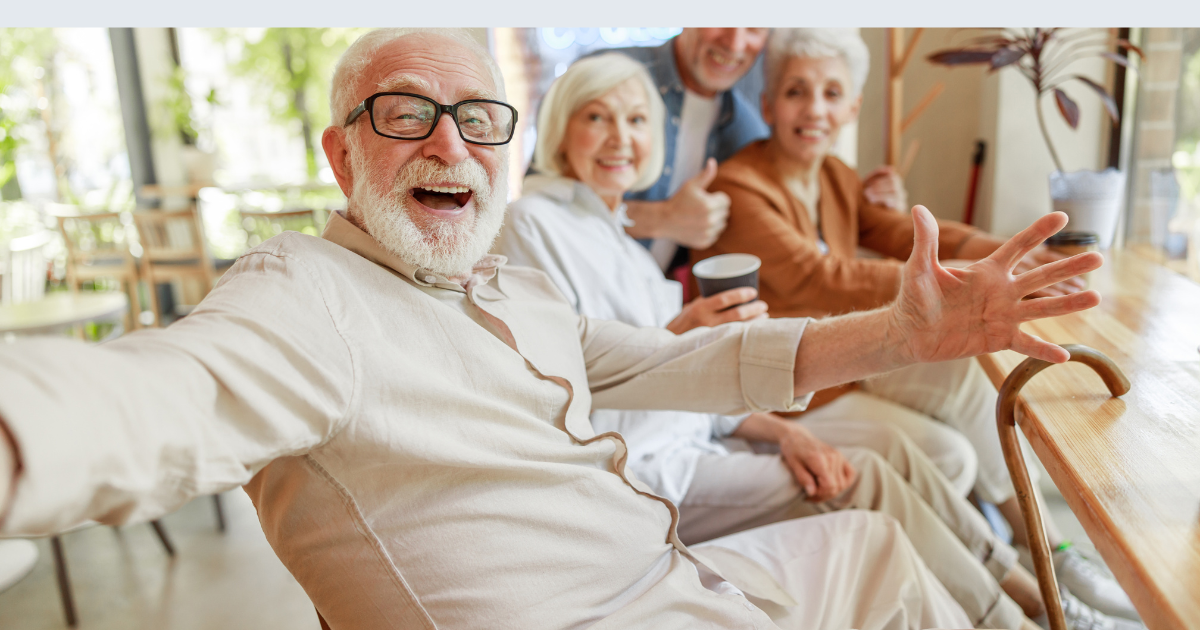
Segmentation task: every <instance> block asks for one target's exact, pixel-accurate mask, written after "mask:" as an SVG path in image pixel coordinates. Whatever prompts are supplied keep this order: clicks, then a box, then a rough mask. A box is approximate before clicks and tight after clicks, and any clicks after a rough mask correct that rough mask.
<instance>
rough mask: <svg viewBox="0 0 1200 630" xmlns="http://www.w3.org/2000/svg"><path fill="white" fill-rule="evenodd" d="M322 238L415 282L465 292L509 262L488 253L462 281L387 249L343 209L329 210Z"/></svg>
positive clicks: (491, 276) (487, 279)
mask: <svg viewBox="0 0 1200 630" xmlns="http://www.w3.org/2000/svg"><path fill="white" fill-rule="evenodd" d="M321 238H323V239H325V240H327V241H329V242H331V243H334V244H337V245H341V246H342V247H345V248H346V249H348V250H350V251H352V252H354V253H355V254H358V255H359V256H362V257H363V258H366V259H367V260H369V261H371V262H373V263H375V264H377V265H381V266H383V267H387V268H388V269H391V270H392V271H395V272H396V273H398V274H400V275H402V276H404V277H405V278H407V279H408V280H409V281H411V282H412V283H413V284H416V285H419V286H423V287H438V288H441V289H447V290H449V291H458V292H459V293H465V292H466V291H469V290H470V289H472V288H474V287H476V286H478V285H481V284H487V283H488V281H489V280H491V279H492V278H494V277H496V272H497V271H498V270H499V269H500V267H503V266H504V264H505V263H506V262H508V259H507V258H505V257H504V256H499V255H496V254H486V255H485V256H484V257H483V258H480V259H479V262H477V263H475V267H474V268H473V269H472V270H471V276H470V277H469V278H467V280H466V282H464V283H462V284H459V283H458V282H455V281H454V280H450V279H449V278H447V277H445V276H443V275H441V274H437V273H434V272H432V271H429V270H428V269H422V268H420V267H417V266H416V265H413V264H410V263H408V262H407V261H405V260H404V259H402V258H400V257H399V256H397V255H396V254H393V253H392V252H390V251H388V250H387V249H385V248H384V247H383V246H382V245H380V244H379V241H377V240H375V238H374V237H372V236H371V235H370V234H367V233H366V232H364V231H362V230H361V229H359V228H358V226H356V225H354V224H353V223H351V222H350V221H349V220H348V219H346V217H345V216H344V215H343V214H342V211H340V210H339V211H338V212H331V213H329V220H328V221H327V222H326V223H325V231H324V232H322V233H321Z"/></svg>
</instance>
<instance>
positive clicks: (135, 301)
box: [125, 277, 142, 332]
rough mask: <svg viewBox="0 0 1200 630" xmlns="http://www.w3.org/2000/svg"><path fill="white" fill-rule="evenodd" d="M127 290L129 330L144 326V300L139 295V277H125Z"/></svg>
mask: <svg viewBox="0 0 1200 630" xmlns="http://www.w3.org/2000/svg"><path fill="white" fill-rule="evenodd" d="M125 292H126V293H128V294H129V319H130V320H131V321H130V322H129V329H128V330H129V331H130V332H132V331H134V330H137V329H139V328H141V327H142V318H141V315H142V300H141V299H140V298H139V297H138V279H137V277H133V278H125Z"/></svg>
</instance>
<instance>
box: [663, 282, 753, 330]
mask: <svg viewBox="0 0 1200 630" xmlns="http://www.w3.org/2000/svg"><path fill="white" fill-rule="evenodd" d="M756 297H758V291H755V290H754V289H752V288H750V287H738V288H736V289H730V290H728V291H722V292H720V293H718V294H716V295H710V296H708V297H699V298H696V299H694V300H692V301H691V302H688V303H687V304H684V305H683V310H682V311H680V313H679V315H678V316H677V317H676V318H675V319H673V320H671V323H669V324H667V330H669V331H671V332H673V333H675V334H676V335H679V334H683V333H685V332H687V331H689V330H691V329H693V328H699V327H701V326H717V325H720V324H724V323H727V322H744V321H746V320H751V319H762V318H765V317H766V316H767V303H766V302H763V301H762V300H755V299H754V298H756ZM751 300H753V301H751ZM735 304H737V305H738V306H734V305H735ZM730 307H733V308H730Z"/></svg>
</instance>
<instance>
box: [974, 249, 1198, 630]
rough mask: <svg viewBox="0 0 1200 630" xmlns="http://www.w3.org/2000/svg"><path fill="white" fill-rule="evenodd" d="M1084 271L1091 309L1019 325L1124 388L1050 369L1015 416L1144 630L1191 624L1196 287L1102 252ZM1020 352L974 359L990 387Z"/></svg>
mask: <svg viewBox="0 0 1200 630" xmlns="http://www.w3.org/2000/svg"><path fill="white" fill-rule="evenodd" d="M1090 276H1091V277H1090V278H1089V282H1090V286H1091V288H1094V289H1097V290H1098V291H1100V293H1101V294H1102V295H1103V298H1104V300H1103V302H1102V303H1101V305H1100V306H1098V307H1096V308H1095V309H1092V310H1090V311H1087V312H1084V313H1077V314H1073V315H1067V316H1063V317H1057V318H1053V319H1047V320H1042V321H1039V322H1033V323H1030V324H1026V327H1025V330H1026V331H1027V332H1029V333H1031V334H1034V335H1037V336H1039V337H1041V338H1043V339H1046V340H1047V341H1052V342H1054V343H1060V344H1061V343H1080V344H1084V345H1087V346H1091V347H1092V348H1095V349H1096V350H1099V351H1100V352H1103V353H1104V354H1106V355H1108V356H1109V357H1110V358H1112V359H1113V361H1114V362H1116V364H1117V365H1118V366H1119V367H1120V368H1121V369H1122V370H1124V372H1125V374H1126V376H1128V377H1129V379H1130V381H1131V382H1132V384H1133V388H1132V390H1131V391H1130V392H1129V393H1128V394H1126V395H1125V396H1123V397H1121V398H1111V397H1110V395H1109V393H1108V390H1107V389H1106V388H1105V386H1104V383H1103V382H1102V381H1101V380H1100V377H1099V376H1097V375H1096V374H1095V373H1094V372H1092V370H1090V369H1089V368H1087V367H1085V366H1083V365H1079V364H1075V363H1071V364H1067V365H1056V366H1052V367H1050V368H1049V369H1047V370H1046V371H1045V372H1042V373H1041V374H1040V375H1038V376H1036V377H1034V379H1033V380H1032V381H1030V382H1029V384H1028V385H1026V386H1025V388H1024V389H1023V390H1022V395H1021V399H1022V401H1023V404H1022V405H1021V406H1019V407H1018V420H1019V423H1020V424H1021V427H1022V430H1023V431H1024V433H1025V435H1026V437H1028V438H1029V441H1030V444H1031V445H1032V446H1033V449H1034V451H1035V452H1036V453H1037V455H1038V457H1039V458H1040V459H1041V461H1042V464H1043V465H1045V467H1046V469H1047V470H1048V471H1049V473H1050V476H1051V478H1053V480H1054V482H1055V484H1056V485H1057V486H1058V488H1059V490H1061V491H1062V493H1063V496H1064V498H1065V499H1066V501H1067V503H1068V505H1070V507H1071V509H1072V511H1074V512H1075V514H1076V516H1078V518H1079V520H1080V522H1081V523H1082V524H1083V527H1084V529H1085V530H1086V531H1087V533H1088V536H1089V537H1090V538H1091V540H1092V542H1093V543H1094V544H1095V545H1096V548H1097V549H1098V550H1099V552H1100V554H1101V555H1102V556H1103V557H1104V560H1105V562H1106V563H1108V566H1109V568H1110V569H1112V571H1113V573H1114V574H1115V575H1116V577H1117V580H1118V581H1119V582H1120V583H1121V585H1122V586H1124V587H1125V589H1126V591H1127V592H1128V593H1129V596H1130V598H1131V599H1132V600H1133V602H1134V605H1135V606H1137V609H1138V611H1139V612H1140V613H1141V615H1142V618H1143V620H1144V621H1145V622H1146V625H1147V626H1148V627H1150V628H1151V629H1153V630H1166V629H1178V630H1184V629H1192V630H1195V629H1198V628H1200V350H1198V348H1200V285H1197V284H1195V283H1193V282H1192V281H1190V280H1188V279H1186V278H1184V277H1183V276H1181V275H1178V274H1176V273H1174V272H1172V271H1169V270H1167V269H1165V268H1163V267H1160V266H1158V265H1155V264H1153V263H1150V262H1147V261H1145V260H1144V259H1141V258H1138V257H1137V256H1135V255H1133V254H1131V253H1128V252H1110V253H1109V254H1106V256H1105V264H1104V267H1102V268H1101V269H1100V270H1098V271H1095V272H1093V273H1092V274H1090ZM1022 359H1024V357H1023V356H1021V355H1019V354H1017V353H1015V352H1011V351H1006V352H1000V353H996V354H993V355H988V356H983V357H980V363H981V364H982V365H983V367H984V369H985V370H986V371H987V372H988V375H989V376H990V377H991V378H992V381H993V382H994V383H995V384H996V385H997V386H999V384H1000V383H1001V382H1002V381H1003V380H1004V378H1005V376H1007V375H1008V373H1009V372H1010V371H1011V370H1012V369H1013V368H1014V367H1016V365H1017V364H1018V363H1020V362H1021V360H1022ZM1022 416H1025V418H1023V417H1022ZM1029 420H1032V421H1029Z"/></svg>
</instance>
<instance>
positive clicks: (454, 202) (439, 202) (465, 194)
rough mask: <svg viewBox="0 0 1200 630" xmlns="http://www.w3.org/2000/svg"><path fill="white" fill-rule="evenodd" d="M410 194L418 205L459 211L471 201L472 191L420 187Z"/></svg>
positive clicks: (454, 188) (458, 188)
mask: <svg viewBox="0 0 1200 630" xmlns="http://www.w3.org/2000/svg"><path fill="white" fill-rule="evenodd" d="M409 194H411V195H412V196H413V199H416V200H417V202H418V203H420V204H421V205H424V206H425V207H427V208H433V209H434V210H458V209H459V208H461V207H463V206H465V205H467V202H468V201H470V200H471V189H470V188H467V187H466V186H420V187H417V188H413V189H412V190H410V191H409Z"/></svg>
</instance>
